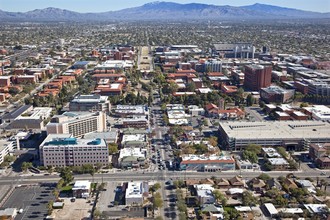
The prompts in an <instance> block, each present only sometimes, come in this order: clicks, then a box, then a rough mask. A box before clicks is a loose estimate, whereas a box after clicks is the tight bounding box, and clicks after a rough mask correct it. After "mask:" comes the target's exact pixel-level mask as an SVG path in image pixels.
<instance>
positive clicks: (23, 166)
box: [21, 162, 33, 172]
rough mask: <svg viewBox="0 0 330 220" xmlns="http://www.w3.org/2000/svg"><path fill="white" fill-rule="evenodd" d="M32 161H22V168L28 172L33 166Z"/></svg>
mask: <svg viewBox="0 0 330 220" xmlns="http://www.w3.org/2000/svg"><path fill="white" fill-rule="evenodd" d="M32 166H33V165H32V163H30V162H23V163H22V166H21V169H22V170H23V171H24V172H26V171H27V170H28V169H29V168H30V167H32Z"/></svg>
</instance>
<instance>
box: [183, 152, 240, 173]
mask: <svg viewBox="0 0 330 220" xmlns="http://www.w3.org/2000/svg"><path fill="white" fill-rule="evenodd" d="M180 169H181V170H189V171H205V172H215V171H222V170H235V160H234V159H233V158H232V157H231V156H217V155H210V156H206V155H184V156H183V157H182V160H181V163H180Z"/></svg>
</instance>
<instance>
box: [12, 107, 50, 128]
mask: <svg viewBox="0 0 330 220" xmlns="http://www.w3.org/2000/svg"><path fill="white" fill-rule="evenodd" d="M52 110H53V109H52V108H48V107H36V108H33V109H32V110H30V111H25V112H24V113H23V114H21V115H20V116H18V117H17V118H16V119H15V120H14V121H12V122H11V123H10V125H9V126H8V127H7V128H8V129H44V120H46V119H47V118H48V117H50V115H51V112H52Z"/></svg>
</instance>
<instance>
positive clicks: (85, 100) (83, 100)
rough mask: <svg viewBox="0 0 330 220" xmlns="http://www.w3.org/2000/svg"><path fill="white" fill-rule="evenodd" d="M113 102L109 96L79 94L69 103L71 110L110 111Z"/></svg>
mask: <svg viewBox="0 0 330 220" xmlns="http://www.w3.org/2000/svg"><path fill="white" fill-rule="evenodd" d="M110 108H111V104H110V101H109V100H108V96H100V95H98V94H93V95H78V96H76V97H75V98H74V99H73V100H72V101H71V102H70V104H69V109H70V111H103V112H106V113H109V112H110Z"/></svg>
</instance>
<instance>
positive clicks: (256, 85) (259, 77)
mask: <svg viewBox="0 0 330 220" xmlns="http://www.w3.org/2000/svg"><path fill="white" fill-rule="evenodd" d="M244 73H245V76H244V86H245V87H246V88H247V89H250V90H252V91H259V90H260V89H261V88H266V87H268V86H270V85H271V80H272V67H271V66H261V65H248V66H246V67H245V71H244Z"/></svg>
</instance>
